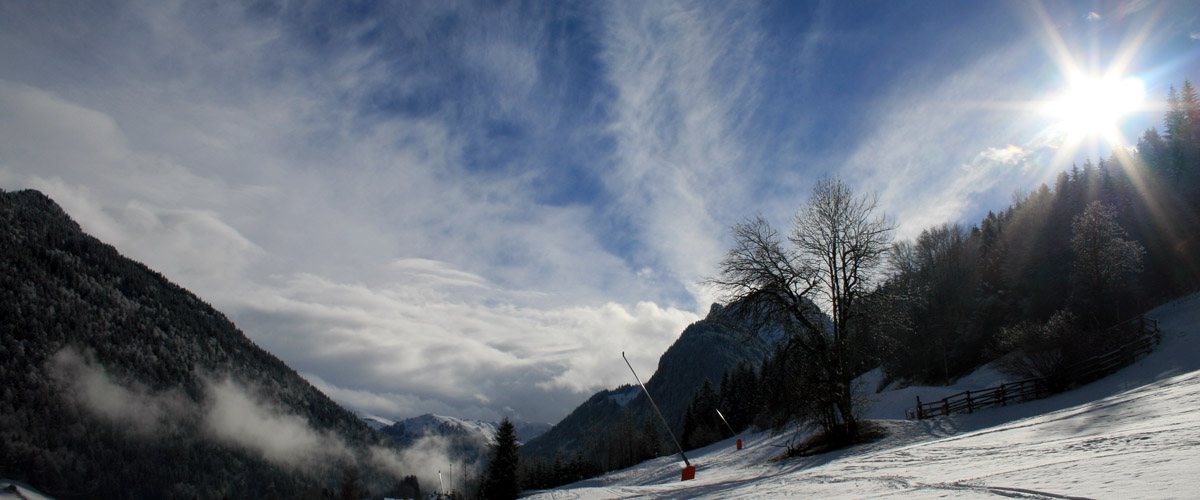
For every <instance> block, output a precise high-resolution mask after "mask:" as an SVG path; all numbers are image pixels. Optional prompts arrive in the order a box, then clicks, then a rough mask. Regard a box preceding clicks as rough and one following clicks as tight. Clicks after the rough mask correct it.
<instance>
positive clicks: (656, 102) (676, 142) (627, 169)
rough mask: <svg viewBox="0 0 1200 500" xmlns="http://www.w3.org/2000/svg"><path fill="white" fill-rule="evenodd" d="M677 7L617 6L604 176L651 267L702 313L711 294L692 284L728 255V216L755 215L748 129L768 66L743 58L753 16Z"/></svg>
mask: <svg viewBox="0 0 1200 500" xmlns="http://www.w3.org/2000/svg"><path fill="white" fill-rule="evenodd" d="M737 5H739V4H736V3H730V4H724V3H723V4H721V6H720V7H719V8H720V9H722V10H721V11H720V12H709V11H707V10H706V7H703V6H696V5H690V4H684V3H676V2H666V3H662V2H655V3H631V4H619V5H613V7H614V8H613V9H612V10H611V11H610V12H607V13H606V14H607V16H608V19H606V22H605V26H606V28H607V30H606V33H605V35H606V36H605V43H606V45H605V47H604V59H605V61H606V62H607V64H608V65H609V67H610V74H609V79H610V81H611V83H612V84H613V86H614V87H615V88H616V90H617V102H616V103H615V117H614V121H613V123H612V126H611V128H612V132H613V133H614V134H615V136H616V138H617V141H618V163H617V165H615V168H614V169H613V170H612V171H610V172H608V173H607V175H606V178H605V182H606V183H607V184H608V186H609V188H610V190H612V191H613V192H617V193H622V196H621V198H620V199H619V203H620V205H621V207H622V209H623V211H624V212H626V213H629V214H631V216H632V221H633V227H632V228H631V229H632V230H634V231H636V232H638V233H639V234H640V235H642V236H641V238H640V240H641V241H642V242H643V244H645V245H648V246H649V248H647V249H646V250H647V252H646V253H645V259H646V263H648V264H651V265H653V266H654V267H655V268H656V269H659V270H660V271H663V272H664V273H665V274H667V275H668V276H669V277H670V278H671V279H674V280H677V281H679V282H683V283H686V284H688V289H689V291H690V292H691V293H692V294H693V295H694V296H696V298H697V303H696V304H695V306H696V308H697V310H701V309H703V308H704V307H705V306H707V305H708V303H710V302H711V301H712V297H711V296H709V295H708V294H707V293H706V292H705V291H704V290H702V289H701V288H700V287H697V286H695V285H693V283H696V282H697V281H699V280H700V279H702V278H703V277H704V276H706V275H708V274H710V273H711V272H712V270H713V269H714V268H715V265H716V263H717V261H718V260H719V259H720V257H721V255H722V254H723V253H724V241H725V238H724V236H725V232H726V230H727V227H726V224H725V223H724V222H723V221H726V220H729V218H730V216H729V212H733V213H738V214H741V213H749V212H750V211H752V210H753V209H748V207H747V205H749V204H750V203H749V200H748V198H749V196H748V193H749V189H748V183H749V182H751V180H750V179H753V178H754V177H755V174H754V173H753V172H747V171H746V170H747V169H748V168H751V167H752V166H751V165H747V162H746V161H745V160H746V155H745V152H744V151H743V150H742V147H743V144H742V142H741V139H740V137H739V131H740V130H741V127H742V126H743V123H742V120H744V119H745V116H744V115H742V114H740V113H739V110H745V109H752V108H753V107H754V106H755V103H756V102H757V100H758V98H759V96H758V95H757V93H756V92H757V90H756V89H757V87H756V86H755V83H756V79H757V78H760V77H761V73H762V69H761V68H759V67H757V66H756V63H755V62H754V61H753V60H751V59H750V58H747V57H740V56H741V55H743V54H748V53H753V51H754V50H755V48H756V43H757V40H758V37H756V36H755V35H754V34H753V31H752V30H751V29H748V26H747V24H748V23H752V22H754V21H755V19H754V12H753V11H741V10H739V7H738V6H737Z"/></svg>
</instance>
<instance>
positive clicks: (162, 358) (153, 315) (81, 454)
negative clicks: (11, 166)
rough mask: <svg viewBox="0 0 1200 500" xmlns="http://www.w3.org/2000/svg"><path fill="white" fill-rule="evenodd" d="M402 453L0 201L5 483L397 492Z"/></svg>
mask: <svg viewBox="0 0 1200 500" xmlns="http://www.w3.org/2000/svg"><path fill="white" fill-rule="evenodd" d="M402 459H403V457H402V456H401V455H400V454H399V453H398V448H397V447H396V445H395V444H394V443H391V442H390V440H388V439H387V438H386V436H383V435H382V434H379V433H377V432H375V431H373V430H372V429H371V428H370V427H369V426H368V425H367V424H366V423H364V422H362V421H361V420H359V419H358V418H357V417H355V415H354V414H352V413H350V412H349V411H347V410H345V409H343V408H342V407H340V406H338V405H337V404H335V403H334V402H333V401H332V400H330V399H329V398H328V397H326V396H325V395H324V394H322V393H321V392H320V391H318V390H317V389H316V388H314V387H313V386H312V385H311V384H309V383H308V382H307V381H305V380H304V379H303V378H301V377H300V376H299V375H298V374H297V373H296V372H295V371H294V370H293V369H291V368H290V367H288V366H287V365H286V364H284V363H283V362H282V361H280V360H279V359H278V358H276V357H275V356H273V355H271V354H270V353H268V352H266V351H264V350H262V349H260V348H259V347H258V346H256V345H255V344H254V343H253V342H252V341H250V339H248V338H246V336H245V335H244V334H243V333H242V332H241V331H239V330H238V329H237V327H236V326H234V324H233V323H232V322H230V321H229V319H228V318H226V317H225V316H224V315H223V314H221V313H220V312H218V311H217V310H215V309H213V308H212V307H211V306H210V305H208V304H207V303H205V302H204V301H203V300H201V299H200V298H198V297H196V296H195V295H194V294H192V293H191V292H188V291H187V290H185V289H183V288H181V287H179V286H177V285H175V284H173V283H171V282H170V281H168V280H167V279H166V278H164V277H163V276H162V275H160V274H158V273H156V272H154V271H152V270H150V269H149V268H147V267H146V266H144V265H142V264H140V263H138V262H134V261H132V260H130V259H127V258H125V257H123V256H121V254H120V253H118V252H117V250H116V249H114V248H113V247H111V246H109V245H106V244H104V243H102V242H100V241H99V240H97V239H95V238H93V237H91V236H88V235H87V234H84V233H83V232H82V231H81V230H80V228H79V226H78V225H77V224H76V223H75V222H74V221H72V220H71V218H70V217H68V216H67V214H66V213H65V212H63V210H62V209H61V208H60V207H59V206H58V205H57V204H55V203H54V202H53V201H52V200H51V199H50V198H48V197H46V196H45V195H43V194H42V193H39V192H36V191H18V192H4V191H0V477H4V478H9V479H12V480H16V481H22V482H25V483H28V484H29V485H31V486H33V487H35V488H37V489H39V490H41V491H43V492H45V493H47V494H49V495H52V496H54V497H57V498H60V499H70V498H168V499H169V498H186V499H191V498H222V497H229V498H296V497H303V496H305V495H306V494H315V493H319V492H320V490H321V489H323V488H324V489H329V490H333V491H336V490H337V489H338V488H339V487H340V485H341V484H342V479H343V474H344V473H345V472H346V471H349V470H357V473H358V477H359V479H360V481H361V482H362V484H363V486H366V487H368V488H370V489H371V491H373V492H376V493H387V492H388V491H395V487H396V486H397V485H399V484H400V483H401V481H403V480H404V479H405V478H402V477H399V474H401V471H400V470H399V469H400V467H399V466H398V464H401V463H402Z"/></svg>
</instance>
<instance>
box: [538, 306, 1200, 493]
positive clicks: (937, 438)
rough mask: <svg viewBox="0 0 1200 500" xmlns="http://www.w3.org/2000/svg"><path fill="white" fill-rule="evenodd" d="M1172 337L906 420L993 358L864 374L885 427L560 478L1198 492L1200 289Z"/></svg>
mask: <svg viewBox="0 0 1200 500" xmlns="http://www.w3.org/2000/svg"><path fill="white" fill-rule="evenodd" d="M1146 315H1147V316H1148V317H1151V318H1155V319H1158V320H1159V327H1160V328H1161V330H1162V343H1161V345H1160V346H1159V347H1158V348H1157V349H1155V350H1154V351H1153V352H1151V353H1150V354H1149V355H1148V356H1147V357H1145V358H1143V359H1142V360H1140V361H1138V362H1136V363H1134V364H1132V365H1130V366H1127V367H1125V368H1122V369H1121V370H1119V371H1117V372H1116V373H1114V374H1112V375H1109V376H1108V377H1105V378H1103V379H1101V380H1099V381H1096V382H1093V383H1090V384H1087V385H1084V386H1080V387H1078V388H1076V389H1074V390H1071V391H1067V392H1063V393H1060V394H1057V395H1054V396H1051V397H1048V398H1044V399H1038V400H1034V401H1029V402H1024V403H1018V404H1010V405H1007V406H1003V407H993V408H987V409H983V410H980V411H976V412H974V413H970V414H968V413H961V414H953V415H949V416H941V417H936V418H933V419H925V420H901V418H903V417H902V415H904V414H905V411H904V410H905V409H906V408H910V407H912V405H913V404H914V403H915V399H914V398H915V396H921V399H922V400H925V401H932V400H937V399H941V398H943V397H945V396H949V395H951V394H955V393H961V392H962V391H965V390H971V391H976V390H979V389H982V388H985V387H990V386H992V385H994V384H995V383H996V382H997V381H998V380H1004V378H1003V377H1004V376H1003V374H1002V373H1000V372H999V371H998V370H996V369H995V366H994V365H985V366H984V367H983V368H981V369H979V370H977V371H976V372H975V373H972V374H970V375H968V376H966V377H963V378H961V379H959V380H957V381H955V382H954V383H953V385H951V386H906V387H902V388H895V387H894V386H892V387H889V388H885V390H883V391H880V392H876V391H875V390H874V388H875V387H877V385H878V382H880V381H881V380H882V372H880V371H878V370H876V371H873V372H872V373H870V374H868V375H866V376H864V377H862V378H860V382H863V383H862V384H861V386H860V387H861V388H862V389H864V392H863V393H862V396H863V397H864V398H865V399H864V403H866V404H865V405H864V407H863V411H864V416H865V417H866V418H868V419H870V420H871V421H872V425H874V426H876V427H877V428H878V429H879V430H880V431H882V432H881V433H880V434H881V435H882V438H881V439H879V440H877V441H873V442H870V443H864V444H859V445H856V446H853V447H849V448H845V449H842V450H838V451H836V452H831V453H825V454H821V455H814V456H808V457H800V458H793V459H781V455H783V454H784V452H785V450H786V449H787V448H788V447H789V446H794V443H795V442H796V441H797V440H799V439H803V438H804V437H805V436H806V434H805V433H806V432H809V431H808V430H804V429H803V428H802V427H798V428H796V429H795V431H794V432H783V433H772V432H760V433H754V432H745V433H742V434H739V435H738V436H737V438H736V439H739V440H742V441H743V442H744V444H745V446H744V447H743V448H742V449H738V448H737V447H736V446H735V444H734V439H735V438H729V439H727V440H725V441H722V442H717V443H714V444H712V445H709V446H706V447H703V448H700V449H698V450H694V451H693V452H691V453H688V457H689V459H690V460H691V463H692V464H693V465H695V466H696V468H697V471H696V474H695V478H694V479H692V480H688V481H680V466H681V463H680V459H679V457H678V455H675V456H664V457H659V458H655V459H652V460H648V461H645V462H642V463H640V464H637V465H635V466H632V467H629V468H626V469H622V470H620V471H617V472H613V473H611V474H608V475H605V476H602V477H597V478H593V479H588V480H585V481H581V482H578V483H575V484H572V485H568V486H565V487H563V488H559V489H553V490H547V491H542V492H533V493H531V495H530V496H529V497H526V498H528V499H530V500H544V499H546V500H548V499H552V498H588V499H605V498H614V499H615V498H644V497H655V498H696V499H705V498H718V499H720V498H755V499H790V498H820V499H832V500H841V499H860V498H900V499H924V498H944V497H952V498H979V499H986V498H1027V499H1049V498H1138V499H1155V498H1162V499H1175V498H1193V497H1191V496H1190V495H1191V494H1190V493H1187V494H1185V493H1184V492H1189V491H1191V492H1195V491H1197V488H1200V476H1197V475H1196V474H1194V473H1193V471H1196V470H1200V439H1197V438H1196V436H1198V435H1200V418H1196V415H1197V408H1200V334H1198V333H1197V332H1200V328H1198V327H1200V294H1193V295H1191V296H1189V297H1186V298H1183V299H1180V300H1177V301H1174V302H1172V303H1169V304H1166V305H1164V306H1161V307H1159V308H1156V309H1155V310H1152V311H1150V312H1148V313H1147V314H1146Z"/></svg>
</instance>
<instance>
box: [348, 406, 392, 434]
mask: <svg viewBox="0 0 1200 500" xmlns="http://www.w3.org/2000/svg"><path fill="white" fill-rule="evenodd" d="M354 413H355V414H356V415H358V418H360V419H362V421H364V422H366V423H367V425H369V426H371V428H372V429H375V430H379V429H382V428H384V427H389V426H392V425H395V424H396V422H395V421H394V420H391V419H386V418H383V417H380V416H378V415H372V414H370V413H366V412H362V411H355V412H354Z"/></svg>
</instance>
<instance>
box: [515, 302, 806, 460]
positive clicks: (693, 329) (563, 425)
mask: <svg viewBox="0 0 1200 500" xmlns="http://www.w3.org/2000/svg"><path fill="white" fill-rule="evenodd" d="M782 338H783V334H782V332H780V331H775V330H764V331H761V332H750V331H749V329H748V328H747V326H746V325H744V324H742V323H741V322H739V320H738V319H737V316H736V315H735V314H733V313H732V311H731V310H730V309H729V308H727V307H725V306H722V305H720V304H713V305H712V307H711V308H710V309H709V312H708V315H707V316H705V318H704V319H702V320H700V321H697V322H695V323H692V324H691V325H689V326H688V327H687V328H685V329H684V330H683V332H682V333H681V334H680V335H679V338H678V339H677V340H676V341H675V343H674V344H672V345H671V347H670V348H668V349H667V350H666V352H664V353H663V355H662V357H660V358H659V361H658V369H657V370H655V372H654V375H653V376H651V377H650V379H649V380H646V389H647V390H648V391H649V392H650V394H651V395H652V396H653V397H654V401H655V402H656V403H657V404H658V406H659V409H660V410H662V413H663V416H664V418H666V420H667V422H668V423H669V425H670V426H671V429H672V430H673V431H674V432H675V433H676V434H679V433H680V432H681V431H682V429H683V419H684V414H685V412H686V411H687V405H688V403H689V402H690V401H691V398H692V395H693V393H695V391H696V389H698V388H700V386H702V385H703V384H704V381H705V380H709V381H711V382H712V383H713V384H717V383H719V382H720V381H721V375H722V373H723V372H724V371H725V370H726V369H732V368H734V367H735V366H737V364H738V362H740V361H742V360H746V361H748V362H749V363H751V364H752V365H753V366H758V365H759V364H761V362H762V360H763V359H764V357H765V356H766V355H767V354H768V353H769V352H770V350H771V349H772V348H773V346H774V344H775V343H776V342H778V341H779V340H780V339H782ZM632 378H633V377H632V375H631V376H630V379H632ZM627 406H628V407H629V409H630V410H631V411H633V412H635V413H636V414H638V415H646V414H648V412H650V411H651V410H650V404H649V402H648V400H647V399H646V396H645V394H643V393H642V390H641V388H640V387H637V386H636V385H632V384H630V385H622V386H620V387H617V388H615V389H606V390H602V391H600V392H597V393H596V394H593V395H592V396H591V397H590V398H588V399H587V401H584V402H583V404H581V405H579V406H578V407H577V408H575V410H573V411H572V412H571V413H570V414H568V415H567V416H566V418H564V419H563V420H562V421H561V422H559V423H557V424H555V425H554V427H552V428H551V429H550V430H549V431H547V432H546V433H545V434H542V435H541V436H539V437H537V438H535V439H533V440H531V441H529V442H528V443H526V444H525V446H524V447H523V448H522V453H523V454H526V455H528V456H533V457H538V458H540V459H542V460H546V461H549V460H552V459H553V458H554V457H555V455H556V454H557V455H560V456H567V457H570V456H573V454H574V453H577V452H581V451H583V450H584V449H586V448H587V447H588V446H590V445H592V444H594V440H595V439H596V436H601V435H603V433H602V432H601V431H602V430H604V428H605V427H606V426H607V425H609V424H610V423H611V422H613V421H614V420H615V419H616V418H617V417H618V415H619V414H620V413H621V412H622V410H624V409H625V408H626V407H627Z"/></svg>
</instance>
